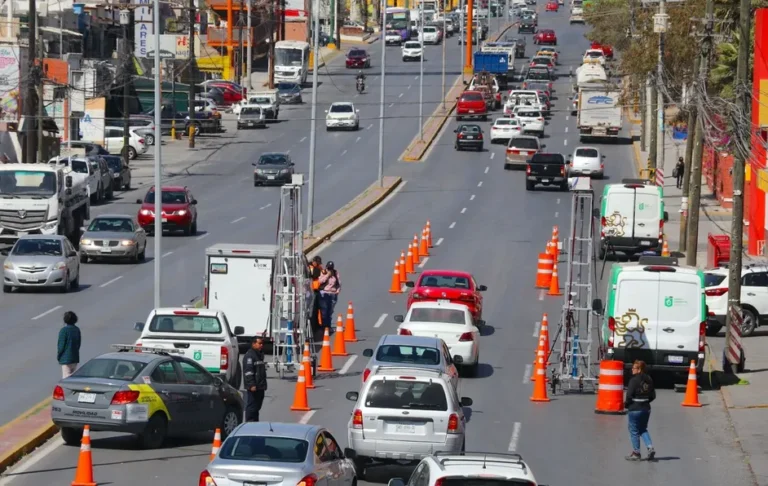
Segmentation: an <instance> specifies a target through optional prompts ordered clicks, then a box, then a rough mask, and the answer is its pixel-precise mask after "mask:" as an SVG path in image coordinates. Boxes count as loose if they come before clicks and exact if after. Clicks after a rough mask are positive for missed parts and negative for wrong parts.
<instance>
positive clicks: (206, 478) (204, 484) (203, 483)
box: [197, 471, 216, 486]
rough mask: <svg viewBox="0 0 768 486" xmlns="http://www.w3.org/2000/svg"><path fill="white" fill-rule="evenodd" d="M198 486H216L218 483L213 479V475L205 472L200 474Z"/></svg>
mask: <svg viewBox="0 0 768 486" xmlns="http://www.w3.org/2000/svg"><path fill="white" fill-rule="evenodd" d="M197 486H216V481H214V480H213V478H212V477H211V473H209V472H208V471H203V472H201V473H200V481H199V482H198V483H197Z"/></svg>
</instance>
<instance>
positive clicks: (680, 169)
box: [672, 157, 685, 189]
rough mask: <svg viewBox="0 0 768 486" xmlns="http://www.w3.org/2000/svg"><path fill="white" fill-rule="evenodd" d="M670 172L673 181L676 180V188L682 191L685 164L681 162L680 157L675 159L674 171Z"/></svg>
mask: <svg viewBox="0 0 768 486" xmlns="http://www.w3.org/2000/svg"><path fill="white" fill-rule="evenodd" d="M672 172H674V173H673V174H672V175H673V176H675V179H677V188H678V189H682V188H683V175H684V174H685V162H683V158H682V157H680V158H679V159H677V164H675V169H674V170H673V171H672Z"/></svg>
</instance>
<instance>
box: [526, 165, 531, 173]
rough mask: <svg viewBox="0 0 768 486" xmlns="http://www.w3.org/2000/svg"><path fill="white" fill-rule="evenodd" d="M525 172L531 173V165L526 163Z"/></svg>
mask: <svg viewBox="0 0 768 486" xmlns="http://www.w3.org/2000/svg"><path fill="white" fill-rule="evenodd" d="M525 173H526V175H531V166H530V165H526V166H525Z"/></svg>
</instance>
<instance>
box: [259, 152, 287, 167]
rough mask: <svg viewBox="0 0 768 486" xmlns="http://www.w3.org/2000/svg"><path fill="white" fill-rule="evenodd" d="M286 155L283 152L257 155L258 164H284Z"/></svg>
mask: <svg viewBox="0 0 768 486" xmlns="http://www.w3.org/2000/svg"><path fill="white" fill-rule="evenodd" d="M287 162H288V157H286V156H285V155H283V154H264V155H262V156H261V157H259V165H285V164H286V163H287Z"/></svg>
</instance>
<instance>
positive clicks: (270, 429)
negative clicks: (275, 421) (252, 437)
mask: <svg viewBox="0 0 768 486" xmlns="http://www.w3.org/2000/svg"><path fill="white" fill-rule="evenodd" d="M267 424H268V425H269V431H270V432H274V430H272V422H267Z"/></svg>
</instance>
